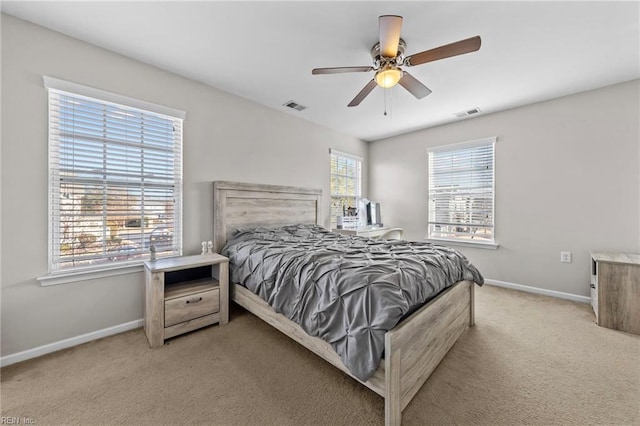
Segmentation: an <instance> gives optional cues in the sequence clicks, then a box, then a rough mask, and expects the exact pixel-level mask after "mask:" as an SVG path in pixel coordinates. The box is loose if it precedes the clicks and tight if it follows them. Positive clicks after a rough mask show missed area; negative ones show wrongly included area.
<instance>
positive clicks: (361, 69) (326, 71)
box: [311, 67, 373, 75]
mask: <svg viewBox="0 0 640 426" xmlns="http://www.w3.org/2000/svg"><path fill="white" fill-rule="evenodd" d="M369 71H373V67H334V68H314V69H313V70H311V74H313V75H318V74H340V73H344V72H369Z"/></svg>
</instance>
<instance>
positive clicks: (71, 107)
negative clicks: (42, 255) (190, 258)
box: [45, 79, 182, 272]
mask: <svg viewBox="0 0 640 426" xmlns="http://www.w3.org/2000/svg"><path fill="white" fill-rule="evenodd" d="M45 81H53V83H52V84H48V85H47V87H48V89H49V179H50V188H49V216H50V237H49V242H50V249H49V250H50V270H51V271H52V272H55V271H59V270H66V269H70V268H77V267H92V266H94V265H105V264H111V263H113V262H123V261H129V260H134V259H141V258H145V257H148V253H149V250H150V247H151V245H154V246H155V248H156V251H157V253H158V255H160V256H162V255H179V254H182V237H181V231H182V225H181V211H182V118H178V117H172V116H168V115H164V114H160V113H156V112H153V111H147V110H144V109H139V108H133V107H130V106H126V105H121V104H116V103H113V102H109V101H105V100H102V99H98V98H92V97H88V96H84V95H80V94H77V93H72V92H69V91H65V90H59V89H58V88H56V87H55V86H56V81H57V80H55V79H50V80H45ZM65 83H66V82H65ZM69 84H72V85H73V83H69ZM79 87H82V86H79ZM89 90H95V89H89ZM116 96H117V95H116Z"/></svg>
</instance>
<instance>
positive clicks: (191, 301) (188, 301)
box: [187, 297, 202, 303]
mask: <svg viewBox="0 0 640 426" xmlns="http://www.w3.org/2000/svg"><path fill="white" fill-rule="evenodd" d="M201 300H202V297H198V298H197V299H191V300H187V303H198V302H200V301H201Z"/></svg>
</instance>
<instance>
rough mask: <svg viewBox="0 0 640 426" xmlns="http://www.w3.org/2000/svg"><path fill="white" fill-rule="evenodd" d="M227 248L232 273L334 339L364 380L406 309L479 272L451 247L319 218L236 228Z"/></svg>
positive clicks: (282, 309) (295, 318)
mask: <svg viewBox="0 0 640 426" xmlns="http://www.w3.org/2000/svg"><path fill="white" fill-rule="evenodd" d="M222 254H223V255H224V256H227V257H228V258H229V266H230V277H231V281H232V282H235V283H239V284H241V285H243V286H245V287H247V288H248V289H249V290H251V291H252V292H253V293H255V294H257V295H258V296H260V297H261V298H262V299H264V300H266V301H267V302H268V303H269V304H270V305H271V306H272V307H273V308H274V309H275V311H276V312H279V313H281V314H283V315H284V316H286V317H287V318H289V319H291V320H292V321H294V322H296V323H298V324H299V325H300V326H301V327H302V328H303V329H304V330H305V331H306V332H307V333H308V334H310V335H311V336H316V337H320V338H321V339H324V340H326V341H327V342H329V343H330V344H331V346H333V348H334V349H335V351H336V352H337V354H338V355H339V356H340V359H341V360H342V362H343V363H344V364H345V366H346V367H347V368H348V369H349V371H351V373H352V374H353V375H354V376H356V377H357V378H359V379H360V380H363V381H366V380H367V379H369V377H371V375H372V374H373V372H374V371H375V370H376V368H377V367H378V364H379V363H380V360H381V359H382V356H383V352H384V334H385V333H386V332H387V331H388V330H390V329H392V328H393V327H394V326H395V325H396V324H397V323H398V322H399V321H400V320H401V319H402V318H403V317H405V316H406V315H408V314H410V313H411V312H413V311H414V310H415V309H417V308H418V307H419V306H421V305H422V304H424V303H425V302H427V301H428V300H429V299H431V298H433V297H434V296H436V295H437V294H438V293H440V292H441V291H442V290H444V289H445V288H447V287H449V286H451V285H453V284H454V283H456V282H458V281H461V280H470V281H474V282H476V283H477V284H480V285H481V284H483V282H484V280H483V278H482V275H481V274H480V272H479V271H478V270H477V269H476V268H475V267H474V266H473V265H472V264H471V263H469V261H468V260H467V258H465V257H464V256H463V255H462V254H460V253H458V252H457V251H456V250H453V249H451V248H447V247H443V246H438V245H433V244H430V243H425V242H409V241H398V240H372V239H369V238H364V237H355V236H354V237H351V236H345V235H341V234H336V233H331V232H328V231H326V230H325V229H323V228H321V227H318V226H314V225H295V226H286V227H281V228H276V229H265V228H256V229H253V230H239V231H236V232H235V233H234V234H233V235H232V237H231V238H230V239H229V241H228V242H227V244H226V245H225V247H224V249H223V250H222Z"/></svg>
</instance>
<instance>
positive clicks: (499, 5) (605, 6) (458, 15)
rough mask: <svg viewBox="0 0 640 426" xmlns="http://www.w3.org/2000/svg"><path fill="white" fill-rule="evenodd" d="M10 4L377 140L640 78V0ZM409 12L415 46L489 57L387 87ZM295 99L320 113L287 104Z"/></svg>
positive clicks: (68, 30)
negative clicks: (394, 44) (392, 20)
mask: <svg viewBox="0 0 640 426" xmlns="http://www.w3.org/2000/svg"><path fill="white" fill-rule="evenodd" d="M2 12H3V13H7V14H10V15H14V16H16V17H19V18H22V19H25V20H27V21H31V22H34V23H36V24H39V25H42V26H45V27H48V28H51V29H53V30H56V31H59V32H62V33H64V34H68V35H70V36H72V37H75V38H78V39H81V40H85V41H87V42H89V43H93V44H95V45H98V46H102V47H104V48H106V49H109V50H112V51H115V52H118V53H121V54H123V55H126V56H129V57H132V58H135V59H138V60H140V61H142V62H146V63H148V64H152V65H155V66H157V67H159V68H163V69H166V70H168V71H172V72H175V73H177V74H180V75H183V76H185V77H189V78H191V79H194V80H197V81H200V82H203V83H206V84H208V85H211V86H214V87H217V88H219V89H222V90H224V91H227V92H230V93H233V94H236V95H238V96H242V97H245V98H248V99H251V100H253V101H255V102H258V103H260V104H263V105H266V106H267V107H270V108H274V109H277V110H280V111H284V112H286V113H289V114H292V115H295V116H298V117H301V118H303V119H306V120H309V121H312V122H315V123H318V124H321V125H323V126H326V127H329V128H331V129H334V130H336V131H338V132H341V133H345V134H348V135H352V136H355V137H358V138H360V139H363V140H369V141H370V140H376V139H381V138H384V137H388V136H392V135H397V134H401V133H406V132H409V131H413V130H417V129H422V128H427V127H431V126H434V125H438V124H442V123H446V122H450V121H454V120H459V119H458V118H456V117H455V116H454V113H456V112H459V111H463V110H468V109H471V108H475V107H479V108H480V110H481V111H482V114H486V113H491V112H496V111H500V110H504V109H508V108H513V107H516V106H521V105H525V104H530V103H533V102H539V101H543V100H546V99H551V98H555V97H559V96H564V95H568V94H572V93H577V92H581V91H585V90H589V89H594V88H598V87H603V86H607V85H610V84H615V83H618V82H623V81H628V80H632V79H636V78H640V28H639V22H640V15H639V14H640V3H639V2H637V1H631V2H619V3H614V2H575V1H572V2H482V1H473V2H417V1H411V2H395V1H394V2H363V1H358V2H328V1H323V2H308V1H297V2H271V1H259V2H244V1H241V2H237V1H236V2H218V1H215V2H214V1H209V2H205V1H200V2H163V1H153V2H149V1H146V2H57V1H46V2H11V1H3V2H2ZM384 14H393V15H401V16H403V17H404V24H403V28H402V37H403V38H404V39H405V40H406V42H407V49H406V54H412V53H417V52H420V51H423V50H427V49H431V48H433V47H437V46H440V45H443V44H448V43H451V42H454V41H458V40H461V39H464V38H468V37H472V36H475V35H480V36H481V37H482V47H481V49H480V50H479V51H478V52H475V53H470V54H466V55H461V56H457V57H454V58H449V59H444V60H441V61H437V62H432V63H428V64H424V65H420V66H416V67H412V68H410V69H409V71H410V72H411V73H412V74H413V75H414V76H415V77H416V78H418V79H419V80H420V81H422V82H423V83H424V84H425V85H426V86H428V87H429V88H430V89H431V90H433V93H432V94H431V95H429V96H427V97H426V98H424V99H422V100H417V99H415V98H414V97H413V96H411V95H410V94H409V93H408V92H406V91H405V90H404V89H403V88H402V87H400V86H396V87H394V88H393V89H391V93H390V94H389V93H388V92H389V91H387V97H388V101H390V105H391V107H390V114H389V115H388V116H387V117H385V116H383V111H384V105H385V101H384V92H385V90H383V89H381V88H379V87H378V88H376V89H375V90H374V91H373V92H372V93H371V94H370V95H369V96H368V97H367V98H366V99H365V100H364V101H363V102H362V104H361V105H360V106H358V107H355V108H347V104H348V103H349V102H350V101H351V99H352V98H353V97H354V96H355V95H356V94H357V93H358V92H359V91H360V90H361V89H362V87H364V85H365V84H366V83H367V82H368V81H369V80H370V79H371V78H372V77H373V75H372V74H373V73H369V74H364V73H351V74H337V75H317V76H312V75H311V69H312V68H316V67H334V66H351V65H371V56H370V54H369V51H370V49H371V47H372V46H373V44H374V43H375V42H376V41H377V39H378V16H379V15H384ZM289 100H294V101H296V102H298V103H300V104H302V105H305V106H307V107H308V109H306V110H305V111H302V112H297V111H294V110H290V109H287V108H285V107H283V106H282V104H283V103H285V102H286V101H289Z"/></svg>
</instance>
